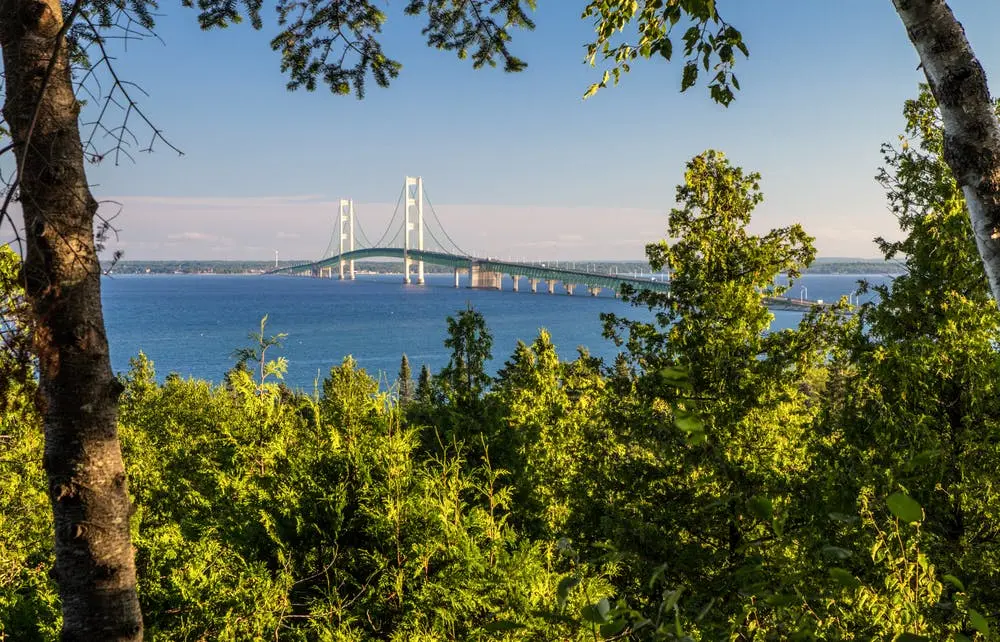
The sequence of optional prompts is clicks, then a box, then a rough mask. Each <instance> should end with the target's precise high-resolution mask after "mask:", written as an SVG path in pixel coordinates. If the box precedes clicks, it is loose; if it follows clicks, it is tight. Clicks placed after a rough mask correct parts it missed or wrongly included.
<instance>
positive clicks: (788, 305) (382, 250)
mask: <svg viewBox="0 0 1000 642" xmlns="http://www.w3.org/2000/svg"><path fill="white" fill-rule="evenodd" d="M406 255H408V256H409V258H410V259H411V260H413V261H423V262H424V263H431V264H433V265H441V266H445V267H452V268H458V269H470V268H471V267H472V265H473V264H475V265H477V266H478V268H479V269H480V270H482V271H487V272H496V273H499V274H509V275H511V276H518V277H526V278H529V279H538V280H539V281H557V282H562V283H564V284H567V285H582V286H586V287H589V288H597V287H600V288H608V289H610V290H613V291H615V292H619V291H620V290H621V288H622V286H623V285H629V286H631V287H632V288H634V289H636V290H652V291H655V292H669V291H670V282H669V281H658V280H653V279H650V280H646V279H641V278H636V277H629V276H618V275H614V274H597V273H594V272H586V271H581V270H571V269H566V268H554V267H549V266H543V265H534V264H530V263H517V262H513V261H500V260H496V259H490V258H486V259H481V258H476V257H471V256H460V255H457V254H447V253H445V252H433V251H428V250H405V249H404V248H401V247H376V248H365V249H360V250H354V251H352V252H344V253H343V254H342V255H336V256H331V257H330V258H327V259H322V260H320V261H315V262H313V263H302V264H299V265H290V266H286V267H282V268H276V269H274V270H270V271H269V272H267V274H292V273H296V272H305V271H316V270H320V269H322V268H326V267H333V266H337V265H339V264H340V262H341V261H357V260H360V259H368V258H398V259H403V257H404V256H406ZM764 303H765V304H766V305H767V307H768V308H770V309H772V310H791V311H797V312H805V311H808V310H810V309H812V308H813V307H814V306H816V305H822V304H821V303H819V302H817V301H808V300H803V299H792V298H788V297H765V298H764Z"/></svg>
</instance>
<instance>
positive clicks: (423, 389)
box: [417, 363, 434, 403]
mask: <svg viewBox="0 0 1000 642" xmlns="http://www.w3.org/2000/svg"><path fill="white" fill-rule="evenodd" d="M433 398H434V381H433V378H432V376H431V369H430V368H428V367H427V364H426V363H425V364H424V365H423V366H422V367H421V368H420V378H419V379H418V380H417V400H418V401H420V402H422V403H429V402H430V401H431V400H432V399H433Z"/></svg>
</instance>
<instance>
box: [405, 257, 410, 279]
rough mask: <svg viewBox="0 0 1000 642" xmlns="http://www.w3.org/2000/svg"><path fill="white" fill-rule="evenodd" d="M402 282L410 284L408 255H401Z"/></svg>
mask: <svg viewBox="0 0 1000 642" xmlns="http://www.w3.org/2000/svg"><path fill="white" fill-rule="evenodd" d="M403 283H405V284H407V285H409V284H410V257H409V256H405V257H403Z"/></svg>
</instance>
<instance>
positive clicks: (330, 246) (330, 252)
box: [319, 226, 339, 261]
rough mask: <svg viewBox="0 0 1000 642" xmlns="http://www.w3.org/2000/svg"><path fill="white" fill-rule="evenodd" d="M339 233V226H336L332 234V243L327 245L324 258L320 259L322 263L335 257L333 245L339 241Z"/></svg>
mask: <svg viewBox="0 0 1000 642" xmlns="http://www.w3.org/2000/svg"><path fill="white" fill-rule="evenodd" d="M338 231H339V230H338V229H337V226H334V228H333V232H332V233H331V234H330V242H329V243H327V245H326V250H324V251H323V256H321V257H320V259H319V260H320V261H322V260H324V259H328V258H330V257H332V256H333V245H334V240H336V239H337V232H338Z"/></svg>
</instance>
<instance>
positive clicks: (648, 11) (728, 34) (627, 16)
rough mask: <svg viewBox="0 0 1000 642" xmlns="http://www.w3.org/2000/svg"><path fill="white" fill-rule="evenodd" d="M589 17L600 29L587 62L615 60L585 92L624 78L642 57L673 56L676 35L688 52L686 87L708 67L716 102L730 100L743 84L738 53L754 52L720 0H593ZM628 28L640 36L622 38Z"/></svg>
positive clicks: (629, 33)
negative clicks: (736, 70)
mask: <svg viewBox="0 0 1000 642" xmlns="http://www.w3.org/2000/svg"><path fill="white" fill-rule="evenodd" d="M583 17H584V18H591V19H593V21H594V29H595V37H594V40H593V41H592V42H591V43H589V44H588V45H587V55H586V60H587V62H588V63H589V64H591V65H597V64H598V58H600V60H601V61H606V62H607V63H608V64H609V65H610V66H609V67H608V69H607V70H605V72H604V76H603V78H602V79H601V81H600V82H598V83H594V84H593V85H591V86H590V88H589V89H588V90H587V92H586V93H585V95H584V98H587V97H590V96H592V95H593V94H594V93H596V92H597V91H598V90H600V89H601V88H604V87H607V86H608V85H609V83H610V84H618V82H619V81H620V80H621V77H622V75H623V74H624V73H627V72H628V71H629V70H630V69H631V65H632V64H633V63H634V62H635V61H637V60H639V59H648V58H652V57H654V56H657V57H661V58H663V59H664V60H666V61H670V60H671V59H672V58H673V54H674V42H675V40H676V41H677V42H678V44H679V45H682V51H683V55H684V58H685V62H684V67H683V74H682V78H681V91H686V90H687V89H689V88H690V87H692V86H694V85H695V83H696V82H697V81H698V77H699V76H700V75H701V74H702V73H704V74H708V75H709V81H708V88H709V95H710V96H711V97H712V100H714V101H715V102H718V103H720V104H722V105H728V104H729V103H730V102H732V100H733V98H734V93H733V92H734V90H738V89H739V82H738V81H737V79H736V76H735V75H734V74H733V67H734V65H735V63H736V53H737V52H739V53H740V54H742V55H743V56H744V57H746V56H749V54H750V52H749V50H748V49H747V46H746V44H745V43H744V42H743V36H742V34H741V33H740V32H739V31H738V30H737V29H736V28H735V27H733V26H732V25H730V24H729V23H727V22H726V21H725V20H723V19H722V17H721V16H720V14H719V13H718V11H717V9H716V4H715V0H666V1H664V0H592V1H591V2H590V3H589V4H588V5H587V6H586V8H585V9H584V11H583ZM678 26H681V27H684V26H686V29H685V30H684V32H683V34H681V35H678V34H677V32H676V31H675V29H677V28H678ZM622 33H626V34H627V36H632V37H634V38H635V40H632V41H631V42H630V41H629V40H623V41H620V40H618V38H617V36H618V34H622Z"/></svg>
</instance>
